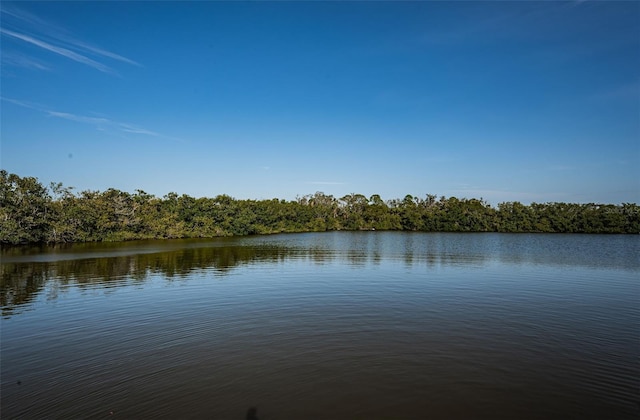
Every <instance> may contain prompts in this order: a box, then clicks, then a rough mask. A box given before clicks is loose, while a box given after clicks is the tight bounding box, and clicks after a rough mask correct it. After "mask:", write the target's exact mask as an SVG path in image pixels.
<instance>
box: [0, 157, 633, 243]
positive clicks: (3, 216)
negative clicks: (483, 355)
mask: <svg viewBox="0 0 640 420" xmlns="http://www.w3.org/2000/svg"><path fill="white" fill-rule="evenodd" d="M326 230H414V231H446V232H565V233H578V232H579V233H640V207H639V206H638V205H637V204H630V203H625V204H622V205H613V204H570V203H545V204H539V203H532V204H531V205H528V206H527V205H523V204H521V203H519V202H506V203H500V204H499V205H498V207H497V208H494V207H492V206H491V205H489V204H488V203H486V202H485V201H483V200H481V199H480V200H478V199H475V198H472V199H466V198H464V199H458V198H455V197H450V198H446V197H439V198H438V197H436V196H435V195H427V196H426V197H425V198H419V197H413V196H411V195H407V196H405V197H404V198H403V199H401V200H400V199H394V200H388V201H384V200H383V199H382V198H381V197H380V196H378V195H373V196H371V197H370V198H367V197H365V196H364V195H361V194H349V195H346V196H344V197H342V198H335V197H333V196H331V195H326V194H324V193H321V192H317V193H315V194H313V195H307V196H304V197H302V198H299V199H297V200H295V201H285V200H278V199H273V200H237V199H234V198H232V197H230V196H228V195H219V196H217V197H215V198H194V197H190V196H188V195H184V194H183V195H178V194H176V193H169V194H167V195H165V196H164V197H162V198H158V197H155V196H153V195H150V194H147V193H145V192H144V191H141V190H136V192H135V193H134V194H131V193H128V192H123V191H119V190H116V189H112V188H110V189H108V190H106V191H104V192H99V191H82V192H80V193H74V192H73V189H72V188H68V187H63V186H62V184H51V186H50V187H49V188H47V187H44V186H43V185H42V184H41V183H40V182H39V181H38V180H37V179H36V178H33V177H25V178H21V177H19V176H18V175H15V174H9V173H7V171H4V170H2V171H0V242H3V243H9V244H19V243H34V242H88V241H120V240H129V239H144V238H195V237H214V236H231V235H250V234H267V233H278V232H304V231H326Z"/></svg>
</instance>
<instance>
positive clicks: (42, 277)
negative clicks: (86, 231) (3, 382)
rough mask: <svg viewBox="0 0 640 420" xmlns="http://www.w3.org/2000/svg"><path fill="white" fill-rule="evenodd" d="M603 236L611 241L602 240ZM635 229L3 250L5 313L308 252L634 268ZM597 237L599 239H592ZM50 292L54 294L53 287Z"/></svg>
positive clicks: (313, 255) (329, 257)
mask: <svg viewBox="0 0 640 420" xmlns="http://www.w3.org/2000/svg"><path fill="white" fill-rule="evenodd" d="M602 238H606V239H607V240H606V241H601V239H602ZM637 239H638V238H636V237H632V236H608V235H607V236H605V235H600V236H598V235H544V234H542V235H528V234H519V235H518V234H516V235H509V234H422V233H420V234H412V233H390V232H386V233H381V232H376V233H371V232H334V233H325V234H300V235H275V236H271V237H266V238H265V237H251V238H221V239H215V240H174V241H136V242H124V243H88V244H68V245H54V246H46V245H40V246H24V247H7V248H3V249H2V264H0V276H1V280H0V304H1V305H2V315H3V316H10V315H12V314H14V313H16V311H17V309H18V308H19V307H21V306H22V305H25V304H28V303H29V302H30V301H32V300H33V298H34V296H35V295H36V294H38V293H39V292H41V291H42V290H43V288H44V285H45V283H46V282H50V283H51V287H50V289H51V290H54V291H55V290H56V289H58V288H60V287H64V286H67V285H69V284H74V285H77V286H78V287H83V286H86V285H91V286H97V287H105V288H106V287H115V286H118V285H126V284H129V283H130V282H144V281H145V279H147V277H148V276H149V275H150V274H162V275H163V276H165V277H166V278H169V279H171V278H174V277H187V276H189V275H190V274H192V273H193V272H195V271H199V270H206V271H212V272H213V273H214V274H216V275H220V276H223V275H225V274H226V273H228V272H229V271H230V270H232V269H233V268H234V267H237V266H239V265H243V264H254V263H266V264H269V263H281V262H283V261H285V260H288V259H309V260H311V261H313V262H314V263H318V264H322V263H329V262H331V261H333V260H336V259H338V260H346V262H347V263H348V264H350V265H352V266H360V267H363V266H365V265H367V264H378V263H380V261H381V260H382V259H399V260H402V261H404V262H405V263H406V264H407V265H413V264H425V265H427V266H437V265H456V264H480V265H481V264H485V263H487V262H488V261H494V260H498V261H500V262H502V263H510V264H546V265H549V264H558V265H573V266H575V265H577V266H587V267H597V268H602V267H617V268H625V267H628V268H637V267H638V266H639V265H640V262H639V259H640V257H639V255H640V241H638V240H637ZM594 241H595V242H597V243H598V245H597V246H595V247H594V246H593V244H594ZM49 298H53V299H55V293H52V294H51V295H50V296H49Z"/></svg>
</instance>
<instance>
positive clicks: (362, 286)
mask: <svg viewBox="0 0 640 420" xmlns="http://www.w3.org/2000/svg"><path fill="white" fill-rule="evenodd" d="M0 270H1V271H0V274H1V279H2V280H1V281H2V284H1V286H2V288H1V299H2V300H1V304H2V325H1V339H2V340H1V368H2V377H1V381H2V384H1V401H0V402H1V408H2V418H6V419H10V418H25V419H35V418H47V419H70V418H166V419H178V418H179V419H189V418H192V419H245V418H246V417H245V416H246V415H247V411H248V410H249V408H251V407H255V408H256V411H257V417H258V418H259V419H261V420H276V419H337V420H339V419H472V418H473V419H548V418H562V419H614V418H615V419H625V418H629V419H632V418H639V417H640V236H639V235H635V236H634V235H626V236H623V235H560V234H553V235H547V234H493V233H486V234H485V233H474V234H448V233H406V232H328V233H305V234H287V235H273V236H253V237H239V238H220V239H207V240H167V241H136V242H126V243H98V244H96V243H93V244H75V245H67V246H50V247H47V246H31V247H14V248H5V249H3V250H2V263H1V265H0Z"/></svg>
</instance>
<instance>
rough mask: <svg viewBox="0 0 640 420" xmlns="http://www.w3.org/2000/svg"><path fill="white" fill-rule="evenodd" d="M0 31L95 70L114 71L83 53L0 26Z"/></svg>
mask: <svg viewBox="0 0 640 420" xmlns="http://www.w3.org/2000/svg"><path fill="white" fill-rule="evenodd" d="M0 33H1V34H3V35H8V36H10V37H13V38H17V39H20V40H22V41H24V42H28V43H30V44H33V45H36V46H38V47H40V48H43V49H45V50H47V51H51V52H53V53H56V54H59V55H61V56H64V57H67V58H68V59H70V60H73V61H77V62H78V63H82V64H86V65H87V66H91V67H93V68H95V69H97V70H100V71H102V72H105V73H115V71H114V70H113V69H111V68H110V67H108V66H105V65H104V64H102V63H98V62H97V61H95V60H92V59H90V58H88V57H85V56H84V55H81V54H78V53H76V52H73V51H71V50H68V49H66V48H62V47H56V46H55V45H52V44H49V43H47V42H44V41H41V40H39V39H36V38H33V37H30V36H28V35H24V34H20V33H17V32H13V31H10V30H8V29H4V28H0Z"/></svg>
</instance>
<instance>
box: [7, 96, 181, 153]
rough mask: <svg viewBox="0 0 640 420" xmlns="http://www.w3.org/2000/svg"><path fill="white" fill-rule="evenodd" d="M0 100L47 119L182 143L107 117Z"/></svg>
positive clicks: (11, 99)
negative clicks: (39, 113)
mask: <svg viewBox="0 0 640 420" xmlns="http://www.w3.org/2000/svg"><path fill="white" fill-rule="evenodd" d="M1 99H2V101H4V102H8V103H11V104H14V105H18V106H21V107H23V108H28V109H32V110H34V111H38V112H41V113H43V114H45V115H47V116H49V117H54V118H60V119H63V120H68V121H74V122H78V123H82V124H88V125H92V126H94V127H95V128H96V129H97V130H100V131H106V130H108V129H111V130H116V131H120V132H123V133H130V134H139V135H143V136H151V137H157V138H162V139H167V140H175V141H180V142H182V141H184V140H183V139H180V138H177V137H171V136H165V135H163V134H160V133H158V132H156V131H153V130H148V129H146V128H143V127H140V126H137V125H134V124H130V123H125V122H120V121H115V120H112V119H110V118H107V117H92V116H87V115H80V114H73V113H70V112H60V111H56V110H52V109H49V108H48V107H46V106H43V105H40V104H36V103H33V102H29V101H23V100H19V99H13V98H6V97H2V98H1Z"/></svg>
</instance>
